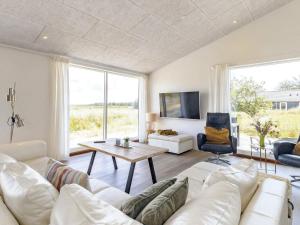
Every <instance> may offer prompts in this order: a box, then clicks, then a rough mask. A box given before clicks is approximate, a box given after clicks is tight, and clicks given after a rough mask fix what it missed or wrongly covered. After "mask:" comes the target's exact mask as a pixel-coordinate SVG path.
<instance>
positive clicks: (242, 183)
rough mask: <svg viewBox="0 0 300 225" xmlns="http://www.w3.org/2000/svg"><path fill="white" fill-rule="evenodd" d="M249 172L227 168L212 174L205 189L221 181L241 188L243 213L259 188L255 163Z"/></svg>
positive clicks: (206, 181) (204, 186)
mask: <svg viewBox="0 0 300 225" xmlns="http://www.w3.org/2000/svg"><path fill="white" fill-rule="evenodd" d="M251 168H253V169H250V168H248V169H247V170H248V171H242V170H238V169H236V168H234V167H227V168H222V169H219V170H216V171H214V172H212V173H211V174H210V175H209V176H208V177H207V178H206V180H205V182H204V184H203V189H206V188H209V187H210V186H211V185H213V184H215V183H218V182H220V181H228V182H230V183H233V184H235V185H237V186H238V187H239V190H240V195H241V205H242V211H244V209H245V208H246V206H247V205H248V203H249V201H250V200H251V198H252V196H253V194H254V193H255V191H256V189H257V186H258V182H257V180H258V172H257V168H256V165H255V163H253V164H252V166H251Z"/></svg>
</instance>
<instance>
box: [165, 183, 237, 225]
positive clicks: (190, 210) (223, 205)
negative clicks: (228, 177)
mask: <svg viewBox="0 0 300 225" xmlns="http://www.w3.org/2000/svg"><path fill="white" fill-rule="evenodd" d="M240 215H241V199H240V193H239V190H238V187H237V186H236V185H234V184H232V183H229V182H226V181H221V182H219V183H216V184H214V185H212V186H211V187H210V188H208V189H205V190H203V191H201V197H199V198H196V199H192V200H191V201H189V202H187V203H186V204H185V205H184V206H182V207H181V208H180V209H179V210H178V211H177V212H176V213H175V214H173V216H171V218H170V219H168V220H167V222H166V223H165V224H164V225H195V224H197V225H216V224H217V225H238V224H239V220H240Z"/></svg>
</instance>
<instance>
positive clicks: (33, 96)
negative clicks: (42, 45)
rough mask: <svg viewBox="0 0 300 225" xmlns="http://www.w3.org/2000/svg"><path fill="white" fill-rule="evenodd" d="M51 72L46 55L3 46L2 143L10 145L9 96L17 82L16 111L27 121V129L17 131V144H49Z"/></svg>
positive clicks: (0, 82)
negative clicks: (33, 141) (25, 141)
mask: <svg viewBox="0 0 300 225" xmlns="http://www.w3.org/2000/svg"><path fill="white" fill-rule="evenodd" d="M49 69H50V66H49V58H48V57H46V56H40V55H36V54H31V53H26V52H23V51H19V50H15V49H10V48H5V47H0V143H8V142H9V127H8V125H7V124H6V121H7V119H8V117H9V116H10V114H11V111H10V105H9V104H8V103H7V102H6V95H7V92H8V88H9V87H12V86H13V83H14V81H16V82H17V104H16V112H17V113H19V114H20V115H21V117H22V118H24V120H25V127H22V128H16V129H15V136H14V141H24V140H31V139H43V140H45V141H48V136H49V131H48V130H49V129H48V128H49Z"/></svg>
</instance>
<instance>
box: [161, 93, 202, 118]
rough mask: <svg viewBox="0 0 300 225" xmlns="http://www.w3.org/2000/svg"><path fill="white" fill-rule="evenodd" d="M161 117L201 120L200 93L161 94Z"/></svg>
mask: <svg viewBox="0 0 300 225" xmlns="http://www.w3.org/2000/svg"><path fill="white" fill-rule="evenodd" d="M159 102H160V117H171V118H186V119H200V107H199V102H200V100H199V92H198V91H193V92H177V93H160V94H159Z"/></svg>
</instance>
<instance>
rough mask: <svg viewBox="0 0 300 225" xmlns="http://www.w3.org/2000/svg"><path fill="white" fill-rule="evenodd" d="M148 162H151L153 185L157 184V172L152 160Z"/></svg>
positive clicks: (149, 159)
mask: <svg viewBox="0 0 300 225" xmlns="http://www.w3.org/2000/svg"><path fill="white" fill-rule="evenodd" d="M148 162H149V167H150V172H151V177H152V182H153V184H155V183H156V182H157V180H156V175H155V170H154V165H153V160H152V158H148Z"/></svg>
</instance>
